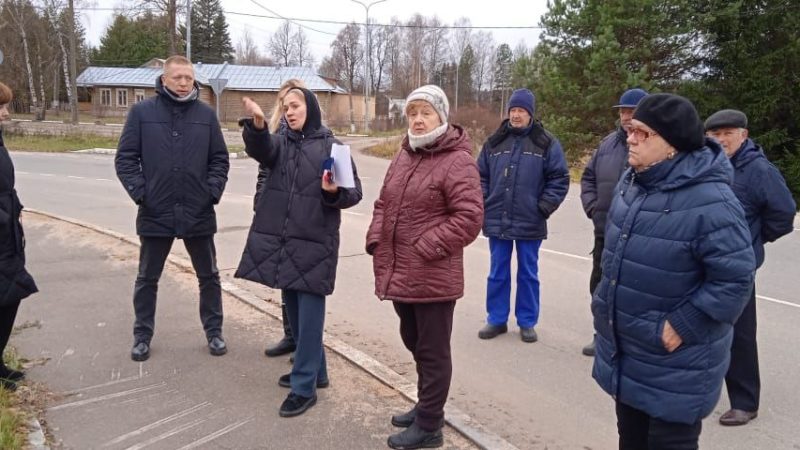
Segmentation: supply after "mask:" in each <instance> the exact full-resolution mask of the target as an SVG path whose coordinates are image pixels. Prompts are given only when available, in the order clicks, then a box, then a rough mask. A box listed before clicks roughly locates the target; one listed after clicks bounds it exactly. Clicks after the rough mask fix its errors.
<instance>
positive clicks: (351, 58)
mask: <svg viewBox="0 0 800 450" xmlns="http://www.w3.org/2000/svg"><path fill="white" fill-rule="evenodd" d="M360 39H361V27H359V26H358V25H357V24H356V23H355V22H353V23H349V24H347V26H345V27H344V28H343V29H342V30H341V31H340V32H339V34H338V35H336V39H335V40H334V41H333V43H332V44H331V47H332V48H333V54H332V55H331V59H332V60H333V65H334V66H335V67H336V68H337V71H338V72H339V74H340V76H342V79H343V81H345V82H346V83H347V88H348V90H349V93H348V95H349V97H350V128H351V129H353V128H355V116H354V113H353V91H354V90H355V88H356V78H357V77H358V76H359V73H358V68H359V65H360V63H361V61H362V60H363V56H364V52H363V50H362V48H361V43H360Z"/></svg>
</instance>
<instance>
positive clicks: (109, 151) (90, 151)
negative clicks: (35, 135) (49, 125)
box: [70, 148, 250, 159]
mask: <svg viewBox="0 0 800 450" xmlns="http://www.w3.org/2000/svg"><path fill="white" fill-rule="evenodd" d="M70 153H78V154H82V155H116V154H117V149H115V148H87V149H83V150H72V151H71V152H70ZM229 157H230V159H247V158H249V157H250V156H248V155H247V153H245V152H244V151H241V152H235V153H229Z"/></svg>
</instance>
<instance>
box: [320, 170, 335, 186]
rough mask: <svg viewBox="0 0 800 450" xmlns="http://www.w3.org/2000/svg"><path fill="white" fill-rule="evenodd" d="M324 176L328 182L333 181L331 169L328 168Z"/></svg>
mask: <svg viewBox="0 0 800 450" xmlns="http://www.w3.org/2000/svg"><path fill="white" fill-rule="evenodd" d="M322 176H323V177H324V178H325V182H326V183H333V173H331V171H330V170H326V171H325V173H323V174H322Z"/></svg>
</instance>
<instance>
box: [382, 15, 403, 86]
mask: <svg viewBox="0 0 800 450" xmlns="http://www.w3.org/2000/svg"><path fill="white" fill-rule="evenodd" d="M399 25H400V21H399V20H397V18H392V21H391V23H390V24H389V27H388V28H387V31H386V61H387V64H388V68H387V72H388V74H389V82H390V83H391V84H390V90H391V93H392V95H393V96H401V95H405V94H406V91H405V90H403V89H401V81H402V80H403V76H402V71H403V69H406V68H405V67H403V61H402V39H403V35H402V33H401V32H400V28H399Z"/></svg>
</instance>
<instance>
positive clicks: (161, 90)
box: [156, 75, 200, 105]
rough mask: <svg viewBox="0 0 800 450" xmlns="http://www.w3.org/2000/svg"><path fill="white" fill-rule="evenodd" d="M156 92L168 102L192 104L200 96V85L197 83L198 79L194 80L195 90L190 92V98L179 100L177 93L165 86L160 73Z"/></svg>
mask: <svg viewBox="0 0 800 450" xmlns="http://www.w3.org/2000/svg"><path fill="white" fill-rule="evenodd" d="M156 94H158V95H160V96H161V97H162V98H164V99H165V100H167V101H168V102H171V103H174V104H176V105H185V104H191V103H194V101H195V100H197V99H198V97H199V96H200V85H199V84H198V83H197V80H194V90H192V93H191V94H189V97H190V98H188V99H187V100H184V101H179V100H178V99H177V94H176V93H174V92H172V91H170V90H169V89H167V88H166V87H165V86H164V83H163V82H161V75H159V76H157V77H156Z"/></svg>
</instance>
